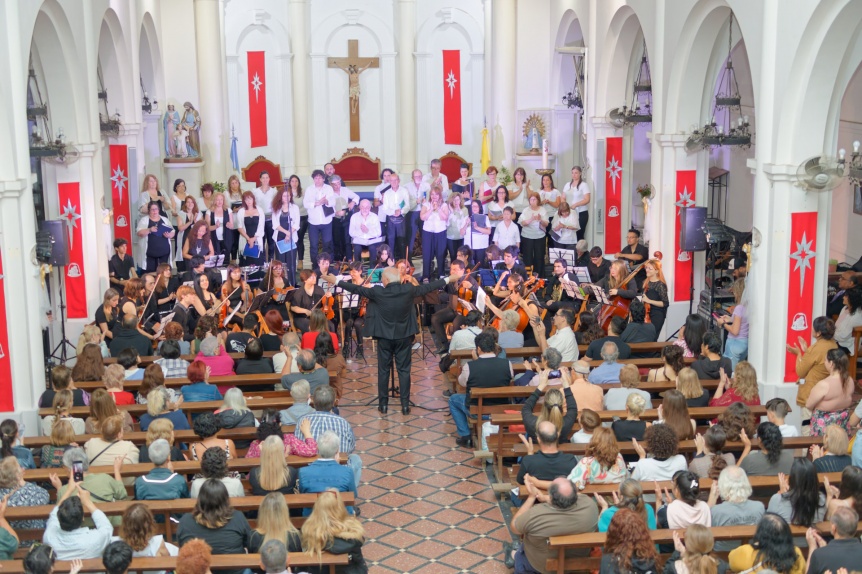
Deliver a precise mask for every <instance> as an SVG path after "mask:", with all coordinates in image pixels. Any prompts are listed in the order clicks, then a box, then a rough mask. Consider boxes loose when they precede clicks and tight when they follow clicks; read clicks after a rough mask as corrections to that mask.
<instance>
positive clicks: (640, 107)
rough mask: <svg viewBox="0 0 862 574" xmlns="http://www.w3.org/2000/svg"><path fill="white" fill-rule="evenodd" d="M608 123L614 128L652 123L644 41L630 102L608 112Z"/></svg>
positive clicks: (650, 92) (650, 86)
mask: <svg viewBox="0 0 862 574" xmlns="http://www.w3.org/2000/svg"><path fill="white" fill-rule="evenodd" d="M608 121H609V122H610V123H611V124H613V125H614V126H615V127H618V128H621V127H625V126H633V125H635V124H648V123H652V79H651V77H650V70H649V61H648V60H647V49H646V40H644V43H643V52H642V54H641V63H640V67H639V68H638V75H637V78H635V83H634V85H633V86H632V96H631V101H630V102H626V103H624V104H623V106H622V107H621V108H614V109H612V110H611V111H609V112H608Z"/></svg>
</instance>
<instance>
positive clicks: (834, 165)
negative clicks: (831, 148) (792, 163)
mask: <svg viewBox="0 0 862 574" xmlns="http://www.w3.org/2000/svg"><path fill="white" fill-rule="evenodd" d="M843 177H844V166H843V165H841V164H839V163H838V160H837V159H835V158H834V157H829V156H825V155H822V156H816V157H812V158H810V159H807V160H805V161H804V162H802V163H801V164H799V167H798V168H797V169H796V176H795V178H794V180H795V181H794V183H795V184H796V185H797V186H799V187H801V188H802V189H804V190H805V191H830V190H832V189H835V188H836V187H837V186H838V184H839V183H841V179H842V178H843Z"/></svg>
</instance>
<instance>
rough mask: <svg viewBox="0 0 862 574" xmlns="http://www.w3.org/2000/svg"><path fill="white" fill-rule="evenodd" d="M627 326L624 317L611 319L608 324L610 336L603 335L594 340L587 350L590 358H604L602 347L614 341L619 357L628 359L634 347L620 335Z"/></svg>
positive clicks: (587, 355)
mask: <svg viewBox="0 0 862 574" xmlns="http://www.w3.org/2000/svg"><path fill="white" fill-rule="evenodd" d="M625 328H626V320H625V319H623V318H622V317H614V318H613V319H611V322H610V324H609V325H608V336H607V337H602V338H601V339H595V340H593V341H592V342H591V343H590V345H589V346H588V347H587V352H586V353H585V355H586V357H587V358H588V359H591V360H593V361H596V360H598V359H601V358H602V347H603V346H604V344H605V343H613V344H614V345H616V346H617V352H618V353H619V357H618V358H619V359H628V358H629V357H631V354H632V348H631V347H629V344H628V343H626V342H625V341H623V339H622V337H620V335H621V334H622V333H623V331H624V330H625Z"/></svg>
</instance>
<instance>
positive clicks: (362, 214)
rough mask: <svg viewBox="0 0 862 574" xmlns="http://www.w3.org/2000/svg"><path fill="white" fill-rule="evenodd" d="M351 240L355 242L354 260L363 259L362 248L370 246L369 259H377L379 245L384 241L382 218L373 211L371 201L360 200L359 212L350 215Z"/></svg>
mask: <svg viewBox="0 0 862 574" xmlns="http://www.w3.org/2000/svg"><path fill="white" fill-rule="evenodd" d="M350 240H351V242H352V243H353V260H354V261H360V260H361V259H362V248H363V247H368V257H369V261H376V260H377V246H378V245H380V244H381V243H383V233H382V231H381V229H380V220H379V219H377V215H376V214H374V213H371V202H370V201H369V200H367V199H363V200H361V201H360V202H359V213H354V214H353V215H351V216H350Z"/></svg>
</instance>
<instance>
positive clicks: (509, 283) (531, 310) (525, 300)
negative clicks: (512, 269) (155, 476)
mask: <svg viewBox="0 0 862 574" xmlns="http://www.w3.org/2000/svg"><path fill="white" fill-rule="evenodd" d="M504 279H505V281H506V287H505V288H503V286H502V284H503V280H504ZM524 289H525V287H524V278H523V276H522V275H520V274H518V273H509V274H508V275H505V274H504V275H502V276H501V277H500V280H499V281H497V284H496V285H495V286H494V290H493V291H492V293H493V295H494V296H495V297H498V298H500V299H501V300H503V301H505V303H501V304H500V307H497V306H496V305H494V304H490V305H488V303H489V301H486V305H488V308H489V309H491V311H492V312H493V313H494V315H496V316H497V317H498V318H500V319H501V320H502V318H503V312H504V311H506V310H508V309H512V310H514V311H517V312H518V314H519V315H520V314H522V313H524V314H526V316H527V319H528V320H530V321H533V320H538V319H539V316H540V313H541V312H540V310H539V305H538V302H537V300H536V296H535V295H532V294H531V295H530V296H529V297H524V296H522V295H521V294H522V293H523V292H524ZM507 299H508V300H507ZM521 332H522V333H523V334H524V346H525V347H531V346H535V343H536V339H535V337H534V335H533V328H532V324H531V323H528V324H527V326H526V327H525V328H524V329H523V330H522V331H521Z"/></svg>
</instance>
